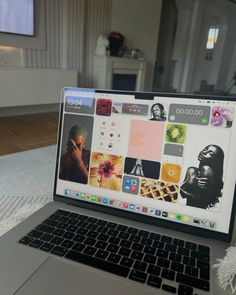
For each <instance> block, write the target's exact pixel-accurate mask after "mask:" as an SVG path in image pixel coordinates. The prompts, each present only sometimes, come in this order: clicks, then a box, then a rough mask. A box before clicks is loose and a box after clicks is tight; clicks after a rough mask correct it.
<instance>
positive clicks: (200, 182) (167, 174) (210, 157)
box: [54, 88, 236, 241]
mask: <svg viewBox="0 0 236 295" xmlns="http://www.w3.org/2000/svg"><path fill="white" fill-rule="evenodd" d="M235 112H236V99H235V98H229V97H217V98H216V97H203V96H195V95H177V94H161V93H141V92H122V91H108V90H95V89H83V88H64V89H63V90H62V93H61V111H60V122H59V129H58V149H57V165H56V174H55V185H54V199H55V200H57V201H62V202H66V203H68V204H72V205H75V206H81V207H86V208H89V209H93V210H100V211H103V212H106V213H110V214H116V215H119V216H122V217H126V218H132V219H135V220H138V221H142V222H147V223H151V224H156V225H160V226H164V227H168V228H172V229H176V230H181V231H185V232H188V233H193V234H197V235H201V236H205V237H209V238H215V239H221V240H224V241H230V240H231V237H232V230H233V222H234V215H235V202H234V200H235V175H236V166H235V163H236V153H235V150H236V122H235V121H236V120H235V116H236V114H235Z"/></svg>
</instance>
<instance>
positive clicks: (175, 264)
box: [170, 261, 184, 272]
mask: <svg viewBox="0 0 236 295" xmlns="http://www.w3.org/2000/svg"><path fill="white" fill-rule="evenodd" d="M170 268H171V269H172V270H174V271H177V272H183V271H184V266H183V264H180V263H178V262H174V261H173V262H171V266H170Z"/></svg>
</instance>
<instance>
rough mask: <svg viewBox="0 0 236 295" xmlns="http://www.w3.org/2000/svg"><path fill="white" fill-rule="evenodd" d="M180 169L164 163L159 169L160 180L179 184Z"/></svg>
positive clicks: (174, 165) (177, 166)
mask: <svg viewBox="0 0 236 295" xmlns="http://www.w3.org/2000/svg"><path fill="white" fill-rule="evenodd" d="M180 172H181V167H180V166H179V165H176V164H169V163H165V164H163V165H162V169H161V179H162V180H163V181H168V182H179V180H180Z"/></svg>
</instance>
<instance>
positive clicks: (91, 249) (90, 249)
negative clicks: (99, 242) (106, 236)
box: [84, 246, 97, 256]
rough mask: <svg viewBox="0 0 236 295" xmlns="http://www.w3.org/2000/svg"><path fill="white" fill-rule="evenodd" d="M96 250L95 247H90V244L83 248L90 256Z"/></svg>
mask: <svg viewBox="0 0 236 295" xmlns="http://www.w3.org/2000/svg"><path fill="white" fill-rule="evenodd" d="M96 251H97V249H96V248H94V247H91V246H87V247H86V248H85V249H84V254H87V255H91V256H93V255H94V254H95V252H96Z"/></svg>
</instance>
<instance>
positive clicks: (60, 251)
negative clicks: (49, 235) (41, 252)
mask: <svg viewBox="0 0 236 295" xmlns="http://www.w3.org/2000/svg"><path fill="white" fill-rule="evenodd" d="M67 251H68V249H66V248H63V247H60V246H56V247H55V248H53V249H52V251H51V253H52V254H55V255H58V256H64V255H65V254H66V252H67Z"/></svg>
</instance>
